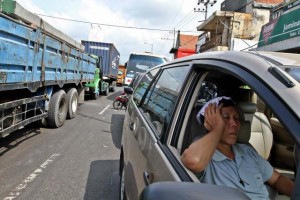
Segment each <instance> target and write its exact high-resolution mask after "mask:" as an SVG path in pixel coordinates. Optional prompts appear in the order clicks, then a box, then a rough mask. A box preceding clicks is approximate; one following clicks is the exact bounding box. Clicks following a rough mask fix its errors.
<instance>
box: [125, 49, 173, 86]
mask: <svg viewBox="0 0 300 200" xmlns="http://www.w3.org/2000/svg"><path fill="white" fill-rule="evenodd" d="M167 61H168V60H167V58H166V57H164V56H160V55H155V54H151V53H131V54H130V55H129V60H128V62H127V63H126V64H125V66H126V68H127V72H126V77H125V83H124V84H125V85H128V84H130V82H131V80H132V78H133V76H134V74H135V73H136V72H146V71H148V70H149V69H151V68H153V67H155V66H157V65H160V64H163V63H166V62H167Z"/></svg>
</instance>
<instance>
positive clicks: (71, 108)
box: [66, 88, 78, 119]
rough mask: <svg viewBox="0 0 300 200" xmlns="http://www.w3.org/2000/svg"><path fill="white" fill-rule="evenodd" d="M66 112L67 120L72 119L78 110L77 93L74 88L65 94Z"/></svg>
mask: <svg viewBox="0 0 300 200" xmlns="http://www.w3.org/2000/svg"><path fill="white" fill-rule="evenodd" d="M66 99H67V103H68V112H67V119H72V118H74V117H75V116H76V112H77V108H78V92H77V90H76V89H75V88H71V89H70V90H69V91H68V92H67V98H66Z"/></svg>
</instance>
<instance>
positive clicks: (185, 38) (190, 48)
mask: <svg viewBox="0 0 300 200" xmlns="http://www.w3.org/2000/svg"><path fill="white" fill-rule="evenodd" d="M197 41H198V36H195V35H184V34H181V33H180V31H178V33H177V38H176V42H175V44H174V47H173V48H172V49H171V50H170V53H172V54H174V59H176V58H181V57H184V56H189V55H192V54H195V53H196V43H197Z"/></svg>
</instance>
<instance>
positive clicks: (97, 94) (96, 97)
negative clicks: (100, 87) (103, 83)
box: [93, 92, 99, 100]
mask: <svg viewBox="0 0 300 200" xmlns="http://www.w3.org/2000/svg"><path fill="white" fill-rule="evenodd" d="M93 99H94V100H97V99H99V93H97V92H96V93H94V94H93Z"/></svg>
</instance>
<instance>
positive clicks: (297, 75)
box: [285, 67, 300, 82]
mask: <svg viewBox="0 0 300 200" xmlns="http://www.w3.org/2000/svg"><path fill="white" fill-rule="evenodd" d="M285 71H286V72H287V73H289V75H291V76H292V77H293V78H294V79H296V81H298V82H300V68H289V67H287V68H285Z"/></svg>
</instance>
